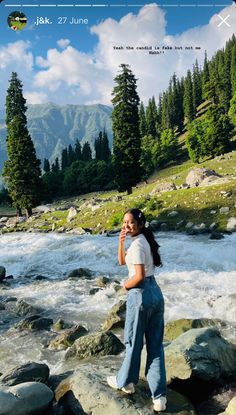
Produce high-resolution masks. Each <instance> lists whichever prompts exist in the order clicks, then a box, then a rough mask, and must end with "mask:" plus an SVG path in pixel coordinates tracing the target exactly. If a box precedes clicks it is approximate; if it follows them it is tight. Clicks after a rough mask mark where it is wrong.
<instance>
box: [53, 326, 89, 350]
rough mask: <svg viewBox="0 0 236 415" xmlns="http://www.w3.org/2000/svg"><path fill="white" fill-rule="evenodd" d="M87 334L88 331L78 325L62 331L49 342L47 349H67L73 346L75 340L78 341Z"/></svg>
mask: <svg viewBox="0 0 236 415" xmlns="http://www.w3.org/2000/svg"><path fill="white" fill-rule="evenodd" d="M87 333H88V330H87V329H86V328H85V327H83V326H80V325H77V326H75V327H72V328H70V329H67V330H64V331H63V332H62V333H60V334H59V335H58V336H56V337H55V338H54V339H53V340H51V342H50V344H49V349H58V350H62V349H67V348H68V347H71V346H72V345H73V343H74V342H75V340H77V339H79V338H80V337H81V336H85V335H86V334H87Z"/></svg>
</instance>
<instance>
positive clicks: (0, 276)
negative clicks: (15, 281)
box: [0, 266, 6, 282]
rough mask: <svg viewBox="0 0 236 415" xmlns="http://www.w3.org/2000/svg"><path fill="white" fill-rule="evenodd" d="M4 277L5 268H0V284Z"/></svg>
mask: <svg viewBox="0 0 236 415" xmlns="http://www.w3.org/2000/svg"><path fill="white" fill-rule="evenodd" d="M5 277H6V268H5V267H2V266H0V282H1V281H3V280H4V279H5Z"/></svg>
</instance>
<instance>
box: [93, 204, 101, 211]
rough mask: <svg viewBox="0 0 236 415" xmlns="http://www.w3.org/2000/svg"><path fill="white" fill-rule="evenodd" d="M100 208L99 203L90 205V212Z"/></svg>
mask: <svg viewBox="0 0 236 415" xmlns="http://www.w3.org/2000/svg"><path fill="white" fill-rule="evenodd" d="M100 208H101V206H100V205H92V206H91V211H92V212H95V210H98V209H100Z"/></svg>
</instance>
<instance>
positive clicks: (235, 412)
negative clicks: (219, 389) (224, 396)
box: [219, 396, 236, 415]
mask: <svg viewBox="0 0 236 415" xmlns="http://www.w3.org/2000/svg"><path fill="white" fill-rule="evenodd" d="M219 415H236V396H235V397H234V398H233V399H231V401H230V402H229V404H228V406H227V408H226V410H225V412H221V413H220V414H219Z"/></svg>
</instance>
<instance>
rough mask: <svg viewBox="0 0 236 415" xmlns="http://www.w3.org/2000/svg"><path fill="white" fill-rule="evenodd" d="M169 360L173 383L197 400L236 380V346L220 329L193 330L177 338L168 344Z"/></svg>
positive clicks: (168, 374) (174, 386) (167, 358)
mask: <svg viewBox="0 0 236 415" xmlns="http://www.w3.org/2000/svg"><path fill="white" fill-rule="evenodd" d="M165 361H166V371H167V381H168V383H169V384H170V386H171V387H173V388H174V389H176V390H178V391H182V392H183V391H185V392H184V393H185V394H186V395H187V396H191V397H192V399H195V400H197V399H201V398H202V397H203V396H207V394H209V393H210V392H211V391H212V390H213V389H214V388H215V387H216V386H217V385H220V384H221V383H222V382H225V381H226V380H227V379H230V380H232V379H236V346H235V345H233V344H231V343H229V342H227V341H226V340H225V339H224V338H223V337H222V336H221V335H220V333H219V331H218V330H217V329H216V328H212V327H210V328H200V329H191V330H189V331H187V332H186V333H184V334H182V335H181V336H179V337H177V339H175V340H173V341H172V343H171V344H170V345H169V346H167V347H166V349H165ZM196 390H197V391H198V393H196Z"/></svg>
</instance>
